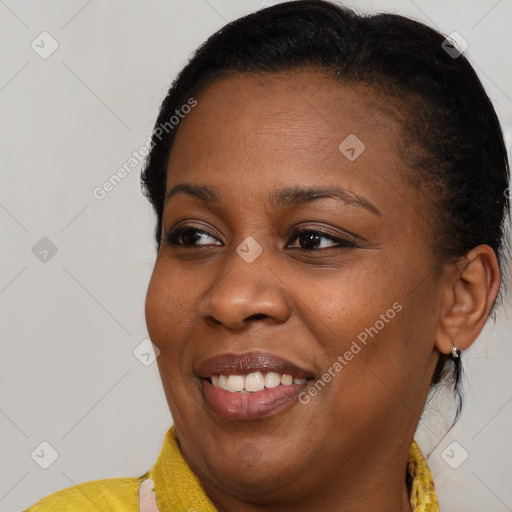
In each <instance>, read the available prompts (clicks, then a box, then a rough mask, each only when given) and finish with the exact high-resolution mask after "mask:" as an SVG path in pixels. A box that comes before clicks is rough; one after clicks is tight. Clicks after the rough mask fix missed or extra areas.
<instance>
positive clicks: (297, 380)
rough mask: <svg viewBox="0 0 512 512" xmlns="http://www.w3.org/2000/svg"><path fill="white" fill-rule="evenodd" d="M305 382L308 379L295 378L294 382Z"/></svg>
mask: <svg viewBox="0 0 512 512" xmlns="http://www.w3.org/2000/svg"><path fill="white" fill-rule="evenodd" d="M304 382H306V379H299V378H295V379H293V383H294V384H304Z"/></svg>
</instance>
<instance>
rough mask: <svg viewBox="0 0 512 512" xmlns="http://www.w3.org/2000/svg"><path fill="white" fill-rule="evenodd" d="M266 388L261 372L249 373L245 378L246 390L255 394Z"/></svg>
mask: <svg viewBox="0 0 512 512" xmlns="http://www.w3.org/2000/svg"><path fill="white" fill-rule="evenodd" d="M264 387H265V381H264V379H263V375H262V374H261V372H254V373H249V375H246V376H245V389H246V390H247V391H251V392H253V393H254V392H255V391H261V390H262V389H263V388H264Z"/></svg>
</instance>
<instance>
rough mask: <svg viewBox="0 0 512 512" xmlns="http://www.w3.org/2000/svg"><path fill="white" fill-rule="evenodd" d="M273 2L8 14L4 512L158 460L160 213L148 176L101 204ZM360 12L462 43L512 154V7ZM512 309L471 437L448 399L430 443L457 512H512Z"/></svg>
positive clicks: (395, 6)
mask: <svg viewBox="0 0 512 512" xmlns="http://www.w3.org/2000/svg"><path fill="white" fill-rule="evenodd" d="M271 3H273V2H261V1H257V0H244V1H238V2H235V1H229V0H208V1H206V0H187V1H184V0H183V1H157V0H151V1H142V0H130V1H126V0H125V1H120V0H118V1H108V2H107V1H100V0H89V1H86V0H80V1H78V0H77V1H63V0H60V1H59V0H47V1H36V0H30V1H29V0H25V1H23V0H18V1H15V0H0V52H1V60H0V62H1V68H0V120H1V123H2V130H1V133H0V145H1V146H0V149H1V153H0V154H1V170H0V173H1V175H2V187H1V189H0V229H1V237H2V250H1V251H0V269H1V270H0V315H1V322H0V333H1V339H2V343H1V349H0V350H1V354H0V355H1V357H0V365H1V367H0V389H1V394H0V449H1V453H0V461H1V467H0V511H2V512H11V511H16V510H20V509H22V508H23V507H26V506H28V505H30V504H32V503H34V502H35V501H37V499H39V498H40V497H42V496H43V495H47V494H49V493H51V492H54V491H57V490H59V489H62V488H65V487H69V486H71V485H73V484H74V483H80V482H84V481H88V480H94V479H101V478H108V477H116V476H139V475H140V474H142V473H144V472H145V471H147V470H148V469H150V468H151V467H152V465H153V463H154V461H155V460H156V457H157V455H158V452H159V450H160V447H161V443H162V441H163V437H164V434H165V432H166V430H167V429H168V428H169V426H170V424H171V422H172V418H171V416H170V414H169V411H168V409H167V405H166V402H165V398H164V395H163V392H162V390H161V386H160V381H159V376H158V372H157V368H156V364H152V365H149V366H145V365H144V364H142V363H141V361H140V360H139V359H137V358H136V357H135V356H134V354H133V350H134V349H135V348H136V347H137V346H138V345H139V344H140V343H141V342H142V341H143V340H144V339H145V338H146V337H147V332H146V327H145V321H144V316H143V309H144V296H145V291H146V286H147V283H148V280H149V277H150V273H151V269H152V264H153V262H154V258H155V251H154V246H153V241H152V230H153V214H152V212H151V210H150V207H149V205H148V204H147V202H146V201H145V199H144V198H143V197H142V195H141V193H140V190H139V172H140V165H137V166H136V167H135V168H134V169H133V170H132V172H131V173H130V174H128V175H127V176H126V177H125V178H124V180H123V181H122V182H121V183H119V184H118V185H117V186H116V187H115V189H114V190H112V191H111V192H109V193H108V194H107V195H106V197H105V198H104V199H103V200H98V199H95V197H94V196H93V189H94V188H95V187H98V186H101V185H102V184H103V183H104V182H105V181H106V180H107V179H108V178H109V177H110V176H111V175H112V174H113V173H114V172H115V171H116V170H117V169H118V168H119V167H121V166H123V164H125V163H126V162H127V161H128V159H129V158H130V157H131V156H132V153H133V151H136V150H138V148H139V147H140V146H142V145H143V144H144V143H145V142H146V139H147V136H148V135H149V134H150V133H151V128H152V124H153V122H154V119H155V118H156V114H157V109H158V107H159V105H160V102H161V100H162V99H163V96H164V94H165V92H166V90H167V88H168V86H169V85H170V82H171V80H172V78H173V77H174V75H175V73H176V72H177V71H178V70H179V69H180V68H181V67H182V66H183V65H184V64H185V62H186V59H187V57H188V55H189V54H190V53H191V52H192V51H193V50H194V49H195V48H196V46H198V45H199V44H200V43H201V42H203V40H204V39H205V38H206V37H207V36H208V35H209V34H210V33H212V32H213V31H215V30H216V29H218V28H220V27H221V26H222V25H223V24H224V23H225V22H226V21H229V20H231V19H234V18H236V17H238V16H240V15H242V14H245V13H247V12H250V11H252V10H255V9H257V8H259V7H263V6H265V5H270V4H271ZM349 5H352V6H355V7H356V8H357V9H358V10H368V11H373V10H393V11H396V12H399V13H401V14H405V15H409V16H412V17H415V18H417V19H419V20H422V21H425V22H426V23H428V24H429V25H431V26H436V27H438V28H439V29H440V30H442V31H443V32H445V33H450V32H453V31H457V32H459V33H460V34H462V35H463V37H464V38H465V39H466V40H467V41H468V43H469V49H468V54H469V57H470V59H471V61H472V62H473V64H474V65H475V66H476V69H477V71H478V73H479V75H480V77H481V79H482V80H483V82H484V85H485V86H486V88H487V90H488V92H489V94H490V96H491V97H492V99H493V101H494V103H495V105H496V108H497V110H498V113H499V116H500V119H501V121H502V123H503V126H504V128H505V130H506V133H507V140H508V145H509V147H510V134H511V132H512V130H511V128H512V115H511V111H512V76H511V75H512V73H511V58H510V48H512V30H511V27H510V20H511V19H512V2H511V1H510V0H501V1H496V0H489V1H487V0H485V1H484V0H478V1H476V0H475V1H433V0H414V1H413V0H402V1H391V0H385V1H378V2H370V1H352V2H349ZM43 31H47V32H48V33H49V34H51V37H52V38H53V39H54V40H56V41H57V42H58V45H59V46H58V49H57V50H56V51H55V52H54V53H53V54H52V55H50V56H49V57H48V58H46V59H43V58H42V57H40V55H39V54H38V53H36V51H35V50H34V49H33V48H32V47H31V43H32V41H34V40H35V44H37V45H39V51H40V52H43V51H48V50H49V49H51V44H52V41H51V40H50V39H49V38H48V36H39V35H40V34H41V32H43ZM42 37H43V40H42V39H41V38H42ZM45 38H46V39H45ZM43 237H47V238H48V239H49V240H51V242H52V244H54V246H55V247H56V248H57V252H56V253H55V254H52V250H51V246H50V245H48V242H47V241H42V242H39V241H40V239H41V238H43ZM38 242H39V244H40V245H37V246H36V249H34V252H35V253H36V254H34V253H33V247H34V245H36V244H37V243H38ZM41 244H42V245H41ZM44 250H48V253H45V252H44ZM45 258H46V260H45ZM41 259H42V260H43V261H41ZM510 304H511V302H510V297H506V307H505V308H502V309H500V310H499V311H498V314H497V317H496V323H492V322H491V323H490V324H489V325H488V328H487V329H486V332H485V333H484V335H482V337H481V338H480V339H479V341H478V342H477V343H476V344H475V346H474V347H473V348H472V349H471V350H470V351H468V352H467V353H466V354H464V362H465V365H466V373H467V377H468V379H467V382H466V409H465V412H464V414H463V416H462V418H461V420H460V421H459V423H458V424H457V425H456V427H455V428H453V430H451V432H450V433H449V434H448V435H447V436H446V437H445V438H444V439H442V440H441V441H440V442H439V439H440V437H441V436H442V435H443V433H444V432H446V429H447V422H446V420H443V418H442V412H443V411H445V409H446V407H448V405H449V404H450V403H451V395H449V396H448V399H447V400H446V401H445V400H443V399H442V396H441V397H440V398H439V399H437V400H436V401H434V402H433V403H432V405H431V406H430V407H429V408H428V410H427V413H426V414H425V417H424V420H423V421H422V424H421V426H420V428H419V431H418V434H417V439H418V441H419V442H420V446H421V447H422V449H423V451H424V452H425V453H429V452H430V451H431V450H432V449H433V448H434V447H436V444H437V447H436V448H435V450H434V451H433V452H432V454H431V456H430V459H429V464H430V467H431V469H432V472H433V475H434V480H435V484H436V487H437V489H438V495H439V500H440V504H441V508H442V510H443V512H452V511H453V512H459V511H460V510H465V511H466V512H473V511H474V512H476V511H481V510H485V511H487V512H502V511H503V512H504V511H507V510H512V487H511V486H510V473H509V472H507V469H508V467H509V463H510V459H511V457H512V449H511V443H510V437H511V436H510V432H511V430H512V429H511V426H512V363H511V361H512V344H511V343H510V342H511V337H512V336H511V334H512V327H511V317H512V315H511V312H512V307H511V305H510ZM403 357H404V358H405V359H406V358H407V354H404V355H403ZM445 413H446V411H445ZM43 441H46V442H48V443H50V445H52V446H53V447H54V449H55V450H56V452H57V453H58V458H57V459H56V460H55V462H54V463H53V464H52V465H51V466H50V467H49V468H48V469H42V468H41V467H40V465H38V463H39V464H44V463H45V462H46V463H48V462H49V461H50V457H51V450H50V449H48V448H47V447H46V448H45V446H44V445H43V446H42V447H40V443H41V442H43ZM453 442H456V443H457V444H455V445H452V444H451V443H453ZM36 448H37V450H36V452H35V453H36V455H34V458H32V457H31V453H32V452H33V451H34V450H35V449H36ZM41 450H43V451H41ZM466 453H467V454H468V457H467V460H465V461H464V462H463V463H461V461H462V460H463V459H464V457H465V456H466ZM37 454H39V457H38V456H37ZM443 454H444V455H443ZM450 464H451V466H456V465H458V464H460V466H459V467H458V468H457V469H454V468H453V467H451V466H450Z"/></svg>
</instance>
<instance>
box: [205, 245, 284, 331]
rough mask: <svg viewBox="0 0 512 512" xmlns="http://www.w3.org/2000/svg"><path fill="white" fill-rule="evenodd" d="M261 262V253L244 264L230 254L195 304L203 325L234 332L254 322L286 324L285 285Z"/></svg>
mask: <svg viewBox="0 0 512 512" xmlns="http://www.w3.org/2000/svg"><path fill="white" fill-rule="evenodd" d="M265 260H267V258H265V256H264V253H263V254H261V255H260V256H259V257H258V258H257V259H256V260H255V261H253V262H252V263H248V262H246V261H245V260H244V259H243V258H242V257H240V255H239V254H238V253H237V252H235V251H233V254H232V255H231V256H230V257H229V258H228V259H226V261H225V263H224V265H223V267H222V270H221V274H220V275H219V276H218V278H217V279H216V280H215V282H214V285H213V286H212V287H211V288H210V290H209V292H208V294H207V295H206V296H204V297H203V298H202V299H201V301H200V303H199V314H200V317H201V318H202V319H203V320H204V322H206V323H207V324H208V325H211V326H220V325H222V326H224V327H227V328H229V329H233V330H237V329H244V328H246V327H247V326H248V325H249V324H250V323H251V322H256V321H260V322H267V323H270V324H280V323H284V322H286V321H287V320H288V318H289V317H290V314H291V311H290V308H291V306H290V301H289V300H288V296H287V293H286V285H285V283H284V282H283V280H282V279H281V278H280V277H279V275H278V272H277V270H275V269H272V268H271V266H270V262H268V261H265Z"/></svg>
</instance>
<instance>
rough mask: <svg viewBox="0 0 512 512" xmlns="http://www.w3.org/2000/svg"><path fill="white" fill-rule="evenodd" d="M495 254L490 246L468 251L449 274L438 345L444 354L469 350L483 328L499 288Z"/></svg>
mask: <svg viewBox="0 0 512 512" xmlns="http://www.w3.org/2000/svg"><path fill="white" fill-rule="evenodd" d="M500 280H501V278H500V270H499V266H498V260H497V258H496V254H495V253H494V251H493V250H492V249H491V247H489V246H488V245H479V246H478V247H475V248H474V249H472V250H471V251H469V252H468V253H467V254H466V255H465V256H464V257H463V258H462V259H461V260H460V261H458V262H457V263H455V264H453V265H452V266H451V268H450V270H449V271H448V272H447V273H446V281H445V284H444V286H445V289H444V291H443V304H442V309H441V319H440V320H441V325H440V329H439V332H438V335H437V336H436V342H435V346H436V348H437V349H438V350H439V351H440V352H441V353H443V354H449V353H450V352H451V350H452V341H453V344H454V345H455V347H457V348H458V349H459V350H466V349H467V348H469V347H470V346H471V345H472V344H473V342H474V341H475V340H476V338H477V337H478V335H479V334H480V332H481V331H482V329H483V327H484V325H485V322H486V320H487V317H488V316H489V312H490V311H491V308H492V306H493V304H494V301H495V300H496V296H497V294H498V290H499V287H500Z"/></svg>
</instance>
